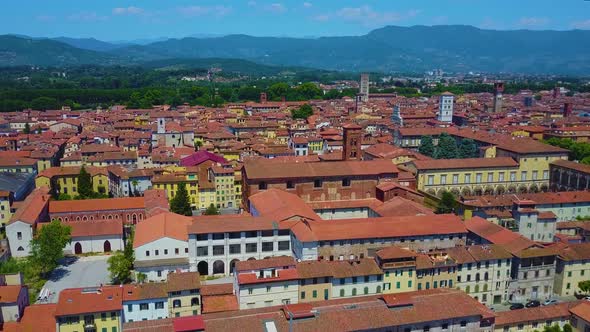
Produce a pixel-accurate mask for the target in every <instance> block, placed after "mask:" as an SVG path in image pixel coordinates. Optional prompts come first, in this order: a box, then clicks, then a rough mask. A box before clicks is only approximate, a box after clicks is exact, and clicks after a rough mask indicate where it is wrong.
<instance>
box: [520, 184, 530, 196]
mask: <svg viewBox="0 0 590 332" xmlns="http://www.w3.org/2000/svg"><path fill="white" fill-rule="evenodd" d="M528 191H529V190H528V188H527V187H526V186H525V185H524V184H521V185H520V186H519V187H518V193H519V194H526V193H527V192H528Z"/></svg>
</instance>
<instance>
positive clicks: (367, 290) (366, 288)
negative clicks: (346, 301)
mask: <svg viewBox="0 0 590 332" xmlns="http://www.w3.org/2000/svg"><path fill="white" fill-rule="evenodd" d="M364 292H365V295H366V294H369V287H365V289H364Z"/></svg>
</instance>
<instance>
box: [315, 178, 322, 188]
mask: <svg viewBox="0 0 590 332" xmlns="http://www.w3.org/2000/svg"><path fill="white" fill-rule="evenodd" d="M313 187H314V188H321V187H322V180H319V179H316V180H314V181H313Z"/></svg>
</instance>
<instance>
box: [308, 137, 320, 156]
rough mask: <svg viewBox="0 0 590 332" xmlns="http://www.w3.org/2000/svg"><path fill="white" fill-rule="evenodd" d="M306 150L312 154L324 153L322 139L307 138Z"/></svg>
mask: <svg viewBox="0 0 590 332" xmlns="http://www.w3.org/2000/svg"><path fill="white" fill-rule="evenodd" d="M307 143H308V145H307V146H308V148H309V150H310V152H311V153H312V154H321V153H323V152H324V139H323V138H321V137H309V138H308V139H307Z"/></svg>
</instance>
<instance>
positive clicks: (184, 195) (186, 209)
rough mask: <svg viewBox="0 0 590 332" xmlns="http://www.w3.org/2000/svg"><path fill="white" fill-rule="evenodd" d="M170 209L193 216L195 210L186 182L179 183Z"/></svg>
mask: <svg viewBox="0 0 590 332" xmlns="http://www.w3.org/2000/svg"><path fill="white" fill-rule="evenodd" d="M170 211H172V212H174V213H178V214H182V215H184V216H192V215H193V210H192V208H191V202H190V200H189V197H188V191H187V190H186V183H184V182H181V183H179V184H178V190H177V191H176V195H174V198H172V200H170Z"/></svg>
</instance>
